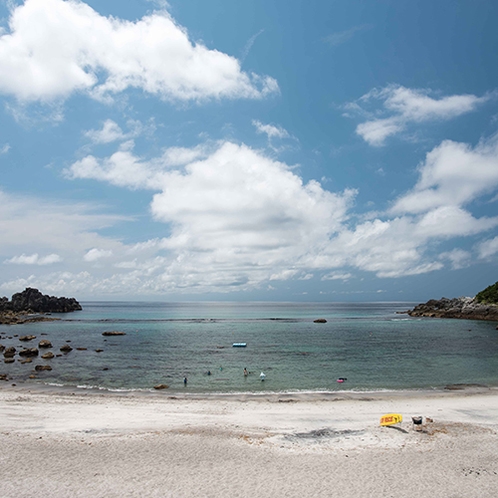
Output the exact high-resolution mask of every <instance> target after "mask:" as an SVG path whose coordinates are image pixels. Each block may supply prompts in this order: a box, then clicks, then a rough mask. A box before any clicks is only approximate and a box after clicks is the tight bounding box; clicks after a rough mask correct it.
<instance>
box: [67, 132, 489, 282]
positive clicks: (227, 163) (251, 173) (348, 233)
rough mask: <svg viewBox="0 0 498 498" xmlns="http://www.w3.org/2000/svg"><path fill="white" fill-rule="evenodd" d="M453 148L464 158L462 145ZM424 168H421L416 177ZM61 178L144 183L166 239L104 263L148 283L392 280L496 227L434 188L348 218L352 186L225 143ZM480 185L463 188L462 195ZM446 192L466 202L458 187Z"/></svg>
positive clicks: (97, 162) (452, 259)
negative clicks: (434, 199)
mask: <svg viewBox="0 0 498 498" xmlns="http://www.w3.org/2000/svg"><path fill="white" fill-rule="evenodd" d="M493 140H494V139H492V140H490V141H488V142H482V143H481V144H480V145H479V146H478V147H476V148H475V150H474V152H475V151H479V153H478V154H477V155H478V156H479V157H480V154H481V155H482V154H483V151H487V155H488V156H489V158H488V159H489V160H490V161H492V159H491V158H492V156H493V154H495V152H493V150H494V149H493V147H492V146H491V144H492V143H493ZM456 145H459V147H457V150H458V151H460V152H462V151H463V152H462V153H463V154H464V156H465V153H466V152H465V151H468V150H470V148H469V147H468V146H464V147H461V145H462V144H456ZM443 146H444V144H442V145H441V146H440V147H443ZM437 150H438V148H436V149H435V150H434V151H433V153H434V155H437ZM433 153H429V155H428V157H429V156H430V155H431V154H433ZM484 155H485V154H484ZM496 155H497V157H498V152H496ZM180 159H181V160H180ZM455 159H456V158H455V157H453V159H452V160H453V163H455ZM460 160H462V161H464V159H463V158H462V157H460ZM478 162H479V161H477V162H476V161H474V162H473V165H474V167H473V168H472V169H470V170H469V171H468V172H467V173H468V175H470V176H472V172H473V171H475V172H477V176H484V177H485V178H486V182H487V183H488V184H489V178H488V177H487V176H486V175H485V174H483V175H480V173H479V171H480V169H479V167H478V164H477V163H478ZM457 163H458V161H457ZM427 164H428V165H429V164H430V165H432V166H434V165H435V164H436V163H435V162H434V161H432V162H431V161H428V162H427ZM490 164H494V163H492V162H491V163H490ZM432 166H431V167H432ZM483 167H484V166H483ZM486 168H487V167H484V169H486ZM437 169H438V168H436V170H437ZM450 171H452V174H455V170H450ZM424 172H425V168H424V167H422V168H421V173H420V174H421V178H424V177H425V176H426V173H424ZM67 175H68V176H69V177H71V178H74V179H76V178H93V179H96V180H101V181H106V182H109V183H112V184H114V185H120V186H125V187H128V188H130V189H135V188H142V189H149V190H152V191H155V193H154V194H153V197H152V201H151V206H150V209H151V213H152V215H153V216H154V218H155V219H156V220H157V221H162V222H164V223H166V224H167V227H168V228H167V229H166V228H165V232H167V236H165V237H162V238H156V239H151V240H149V241H145V242H142V243H138V244H134V245H132V246H129V247H127V248H126V251H125V253H124V254H122V257H121V259H120V260H119V261H116V262H115V265H116V267H117V268H119V269H121V270H125V269H127V270H129V271H131V272H132V273H133V275H134V278H136V279H138V280H141V279H147V281H148V282H149V284H148V285H149V286H152V287H154V288H155V289H188V290H189V291H190V292H194V291H201V290H203V289H207V288H210V289H218V290H220V289H241V290H242V289H250V288H254V287H257V286H260V285H263V284H264V285H267V283H268V282H269V281H271V280H273V281H275V280H281V281H284V280H288V279H303V278H304V279H306V278H310V277H311V276H312V275H313V273H316V272H317V271H319V272H328V273H325V276H323V277H322V281H324V280H347V279H349V278H352V276H353V272H352V269H358V270H362V271H368V272H374V273H375V274H376V275H377V276H379V277H386V278H394V277H400V276H406V275H415V274H420V273H426V272H430V271H435V270H438V269H441V268H443V267H444V265H445V263H449V264H450V265H451V266H452V267H453V268H456V267H461V266H462V265H464V264H468V263H469V261H468V259H467V255H466V254H464V253H463V252H458V251H456V250H453V251H451V250H450V251H446V252H445V253H443V254H438V252H437V246H438V243H439V242H441V241H449V240H451V239H453V238H456V237H468V236H473V235H476V234H480V233H483V232H486V231H489V230H491V229H493V228H495V227H497V226H498V217H494V218H486V217H482V218H476V217H474V216H473V214H472V213H471V212H470V211H469V210H467V209H465V208H464V206H461V205H458V203H455V202H453V200H454V199H451V202H446V201H447V198H446V197H444V198H443V200H442V201H441V202H439V203H436V204H433V205H432V204H431V205H428V206H427V207H426V208H424V209H423V210H421V209H414V210H401V209H395V208H393V209H392V210H391V211H390V212H388V213H383V214H382V213H372V215H371V216H370V217H368V216H366V217H363V218H362V219H363V220H366V221H362V222H358V223H356V224H355V223H354V222H353V221H352V220H351V219H349V210H350V209H351V206H352V200H353V198H354V195H355V191H351V190H347V191H344V192H340V193H332V192H329V191H326V190H324V189H323V188H322V186H321V185H320V184H319V183H318V182H315V181H311V182H309V183H308V184H304V183H303V181H302V180H301V178H300V177H299V176H297V175H296V174H295V173H294V172H293V171H292V170H291V169H290V168H289V167H288V166H287V165H285V164H284V163H280V162H278V161H275V160H273V159H270V158H269V157H267V156H266V155H264V154H263V153H262V152H260V151H255V150H253V149H251V148H249V147H247V146H245V145H237V144H234V143H231V142H220V143H218V144H216V146H214V145H213V144H211V145H210V146H209V147H208V146H206V145H204V146H198V147H196V148H195V149H181V150H180V151H178V150H175V149H168V150H166V151H165V152H164V153H163V155H162V156H160V157H158V158H154V159H144V158H141V157H138V156H136V155H135V154H134V153H133V150H132V149H127V150H126V151H117V152H116V153H115V154H113V155H112V156H110V157H109V158H104V159H97V158H95V157H93V156H88V157H86V158H84V159H82V160H80V161H78V162H76V163H74V164H73V165H72V166H71V167H70V168H69V170H68V171H67ZM429 176H430V175H429ZM436 176H437V175H436ZM438 178H439V176H438ZM441 178H446V177H445V175H442V177H441ZM462 181H463V179H462ZM443 183H444V181H443ZM463 183H465V182H463ZM417 185H418V184H417ZM497 187H498V185H497ZM481 194H482V190H481V189H475V194H474V197H475V196H477V195H481ZM406 195H407V196H410V195H412V192H409V193H408V194H406ZM456 197H457V198H459V199H467V197H465V196H463V197H461V196H459V195H458V192H457V194H456ZM474 197H473V198H474ZM403 198H404V197H402V198H400V199H398V201H399V202H401V200H402V199H403ZM448 199H449V197H448ZM395 207H396V205H395ZM114 255H115V256H117V253H114ZM130 256H131V260H130ZM346 267H347V268H348V271H344V270H343V269H344V268H346ZM311 272H313V273H311ZM303 275H304V277H303ZM308 275H309V276H310V277H308ZM134 285H138V284H137V282H135V284H134Z"/></svg>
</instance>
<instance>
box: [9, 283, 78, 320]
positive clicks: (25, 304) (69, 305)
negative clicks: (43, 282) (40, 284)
mask: <svg viewBox="0 0 498 498" xmlns="http://www.w3.org/2000/svg"><path fill="white" fill-rule="evenodd" d="M81 309H82V308H81V305H80V303H78V301H76V299H74V297H70V298H68V297H55V296H47V295H44V294H42V293H41V292H40V291H39V290H38V289H32V288H30V287H28V288H26V289H25V290H24V291H22V292H18V293H17V294H14V295H13V296H12V300H10V301H9V300H8V299H7V298H6V297H0V324H6V325H14V324H19V323H29V322H40V321H48V320H55V318H47V317H43V316H33V314H34V313H69V312H71V311H79V310H81Z"/></svg>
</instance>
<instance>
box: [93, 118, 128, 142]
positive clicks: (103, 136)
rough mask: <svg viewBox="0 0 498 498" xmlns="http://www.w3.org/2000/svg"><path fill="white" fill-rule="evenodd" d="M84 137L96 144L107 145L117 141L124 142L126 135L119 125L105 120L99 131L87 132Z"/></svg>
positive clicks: (110, 120)
mask: <svg viewBox="0 0 498 498" xmlns="http://www.w3.org/2000/svg"><path fill="white" fill-rule="evenodd" d="M85 136H86V137H87V138H89V139H90V140H91V141H92V142H94V143H96V144H108V143H111V142H115V141H117V140H124V139H125V138H127V137H126V135H125V134H124V133H123V130H122V129H121V128H120V127H119V125H118V124H117V123H116V122H114V121H113V120H112V119H107V120H106V121H104V123H103V125H102V129H100V130H88V131H86V132H85Z"/></svg>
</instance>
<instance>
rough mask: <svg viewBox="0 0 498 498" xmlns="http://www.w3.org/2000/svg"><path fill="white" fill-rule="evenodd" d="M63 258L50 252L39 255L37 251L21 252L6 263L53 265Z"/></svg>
mask: <svg viewBox="0 0 498 498" xmlns="http://www.w3.org/2000/svg"><path fill="white" fill-rule="evenodd" d="M61 261H62V258H61V257H60V256H59V255H58V254H49V255H47V256H41V257H40V256H39V255H38V254H37V253H35V254H31V255H29V256H27V255H26V254H21V255H20V256H14V257H12V258H10V259H7V260H5V261H4V264H15V265H39V266H45V265H52V264H54V263H60V262H61Z"/></svg>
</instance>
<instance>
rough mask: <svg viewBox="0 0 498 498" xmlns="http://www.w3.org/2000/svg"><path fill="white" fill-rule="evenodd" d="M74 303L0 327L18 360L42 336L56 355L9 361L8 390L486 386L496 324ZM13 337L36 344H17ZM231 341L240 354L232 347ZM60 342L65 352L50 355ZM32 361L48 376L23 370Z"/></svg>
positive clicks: (493, 377) (306, 307) (362, 309)
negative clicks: (44, 317)
mask: <svg viewBox="0 0 498 498" xmlns="http://www.w3.org/2000/svg"><path fill="white" fill-rule="evenodd" d="M81 304H82V306H83V310H82V311H78V312H74V313H68V314H62V315H55V314H54V315H53V316H54V318H60V320H58V321H54V322H37V323H31V324H23V325H11V326H7V325H0V344H3V345H4V346H6V347H7V346H14V347H16V348H17V350H18V351H19V350H20V349H21V348H22V347H24V346H26V347H34V346H37V344H38V342H39V341H40V340H41V339H48V340H50V341H51V342H52V345H53V348H52V349H51V350H52V351H53V352H54V354H59V355H61V356H57V357H55V358H53V359H51V360H42V359H41V358H40V357H38V358H35V359H34V360H33V362H32V363H26V364H22V363H21V362H20V361H19V360H20V359H22V358H20V357H19V356H18V355H16V361H15V363H12V364H5V363H0V374H7V375H8V377H9V382H12V383H16V384H17V385H20V384H27V383H35V384H45V385H55V386H71V387H80V388H98V389H104V390H111V391H134V390H144V391H147V390H153V388H154V386H155V385H158V384H165V385H167V386H169V387H168V388H167V390H165V391H164V392H167V393H175V392H176V393H178V392H188V393H259V392H323V391H325V392H334V391H348V390H350V391H378V390H405V389H439V388H444V387H445V386H447V385H450V384H484V385H488V386H498V330H496V326H497V323H495V322H482V321H469V320H450V319H435V318H411V317H409V316H408V315H406V314H397V312H401V311H404V310H407V309H409V308H412V307H413V306H414V305H415V304H417V303H267V302H251V303H230V302H228V303H227V302H195V303H144V302H83V303H81ZM317 318H324V319H326V320H327V322H326V323H314V319H317ZM106 331H120V332H125V334H126V335H122V336H113V337H106V336H103V335H102V333H103V332H106ZM23 335H35V336H36V339H35V340H33V341H31V342H28V343H21V342H20V341H19V337H20V336H23ZM239 342H242V343H246V344H247V345H246V347H240V348H237V347H232V344H233V343H239ZM64 344H70V345H71V347H72V348H73V350H72V351H71V352H69V353H67V354H62V353H60V347H61V346H62V345H64ZM78 348H79V349H78ZM96 350H101V352H97V351H96ZM43 352H44V351H43V350H41V353H43ZM39 364H49V365H50V366H51V367H52V370H51V371H43V372H35V370H34V367H35V365H39ZM244 368H246V369H247V371H248V372H249V375H247V376H245V375H244ZM261 372H263V373H264V374H265V376H266V377H265V380H264V381H261V380H260V374H261ZM30 375H31V376H32V375H35V376H36V378H34V379H30V378H29V377H30ZM185 377H186V378H187V384H186V385H185V384H184V378H185ZM339 378H345V379H347V380H346V381H345V382H343V383H339V382H337V380H338V379H339Z"/></svg>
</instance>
